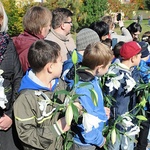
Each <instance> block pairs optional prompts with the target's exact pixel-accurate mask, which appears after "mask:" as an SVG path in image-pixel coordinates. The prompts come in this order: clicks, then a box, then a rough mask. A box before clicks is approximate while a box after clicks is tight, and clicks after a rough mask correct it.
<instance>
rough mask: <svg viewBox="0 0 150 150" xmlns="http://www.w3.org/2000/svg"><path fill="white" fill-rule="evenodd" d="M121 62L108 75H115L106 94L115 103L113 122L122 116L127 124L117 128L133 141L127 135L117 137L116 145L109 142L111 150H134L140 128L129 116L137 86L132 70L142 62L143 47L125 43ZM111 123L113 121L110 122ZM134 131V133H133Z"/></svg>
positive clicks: (108, 83) (107, 82)
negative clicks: (131, 100) (131, 101)
mask: <svg viewBox="0 0 150 150" xmlns="http://www.w3.org/2000/svg"><path fill="white" fill-rule="evenodd" d="M120 55H121V62H120V63H117V64H114V65H112V66H111V67H110V69H109V71H108V74H114V76H110V77H108V78H107V80H106V82H105V90H106V94H107V95H108V94H109V95H111V96H112V97H113V98H114V99H115V101H113V102H112V106H111V108H110V110H111V118H110V119H112V120H113V122H114V121H115V120H116V119H117V118H118V116H122V118H124V120H125V121H126V122H128V123H127V124H125V123H124V124H123V121H122V122H120V123H119V124H117V125H116V128H117V129H118V130H119V131H120V132H122V133H124V132H126V133H128V134H130V135H131V134H132V135H131V136H130V138H131V139H133V140H131V139H130V138H129V137H128V136H127V134H120V135H119V137H116V140H115V142H114V143H112V142H109V144H108V149H109V150H119V149H123V150H133V149H134V139H135V134H137V133H138V132H139V127H138V126H136V125H134V124H133V122H132V119H131V118H130V117H129V116H127V113H128V112H129V104H130V99H131V96H132V91H133V88H134V87H135V85H136V82H135V80H134V79H133V78H132V74H131V73H132V68H133V67H134V66H138V65H139V63H140V60H141V46H140V45H139V44H138V43H137V42H135V41H131V42H127V43H124V44H123V45H122V47H121V49H120ZM110 121H111V120H110ZM133 129H134V133H133Z"/></svg>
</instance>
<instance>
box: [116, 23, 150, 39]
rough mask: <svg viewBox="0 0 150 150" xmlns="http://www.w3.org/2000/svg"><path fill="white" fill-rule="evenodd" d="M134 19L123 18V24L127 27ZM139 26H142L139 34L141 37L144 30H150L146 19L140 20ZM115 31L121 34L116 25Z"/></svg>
mask: <svg viewBox="0 0 150 150" xmlns="http://www.w3.org/2000/svg"><path fill="white" fill-rule="evenodd" d="M134 21H135V20H125V21H124V26H125V27H128V26H129V25H130V24H131V23H132V22H134ZM141 26H142V32H141V34H140V38H141V37H142V35H143V33H145V32H146V31H150V26H149V25H148V20H142V22H141ZM115 31H116V32H117V33H118V34H121V32H120V28H119V27H116V29H115Z"/></svg>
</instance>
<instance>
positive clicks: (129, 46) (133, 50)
mask: <svg viewBox="0 0 150 150" xmlns="http://www.w3.org/2000/svg"><path fill="white" fill-rule="evenodd" d="M141 50H142V48H141V46H140V45H139V44H138V43H137V42H135V41H131V42H127V43H124V44H123V45H122V47H121V49H120V56H121V57H122V58H123V59H130V58H131V57H133V56H135V55H136V54H138V53H139V52H140V51H141Z"/></svg>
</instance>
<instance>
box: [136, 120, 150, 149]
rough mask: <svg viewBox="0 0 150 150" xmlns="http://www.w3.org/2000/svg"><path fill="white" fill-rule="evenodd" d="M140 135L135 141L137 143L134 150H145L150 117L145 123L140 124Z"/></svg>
mask: <svg viewBox="0 0 150 150" xmlns="http://www.w3.org/2000/svg"><path fill="white" fill-rule="evenodd" d="M141 126H142V127H141V128H140V133H139V137H138V139H137V141H138V143H137V146H136V148H135V150H146V147H147V145H148V140H147V137H148V133H149V127H150V117H147V121H143V122H142V123H141Z"/></svg>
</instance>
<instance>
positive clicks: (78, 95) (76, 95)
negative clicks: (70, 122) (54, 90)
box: [72, 94, 83, 101]
mask: <svg viewBox="0 0 150 150" xmlns="http://www.w3.org/2000/svg"><path fill="white" fill-rule="evenodd" d="M80 96H83V94H75V95H73V96H72V100H73V101H74V100H76V99H77V98H78V97H80Z"/></svg>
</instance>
